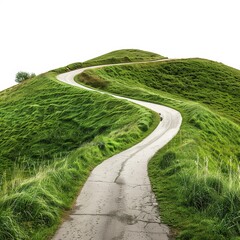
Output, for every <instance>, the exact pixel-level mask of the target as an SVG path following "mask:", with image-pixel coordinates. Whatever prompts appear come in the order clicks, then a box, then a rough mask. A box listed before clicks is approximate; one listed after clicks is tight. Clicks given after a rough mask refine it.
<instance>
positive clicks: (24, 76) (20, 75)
mask: <svg viewBox="0 0 240 240" xmlns="http://www.w3.org/2000/svg"><path fill="white" fill-rule="evenodd" d="M35 76H36V74H35V73H31V74H30V73H27V72H18V73H17V74H16V78H15V81H16V82H18V83H20V82H22V81H24V80H27V79H29V78H33V77H35Z"/></svg>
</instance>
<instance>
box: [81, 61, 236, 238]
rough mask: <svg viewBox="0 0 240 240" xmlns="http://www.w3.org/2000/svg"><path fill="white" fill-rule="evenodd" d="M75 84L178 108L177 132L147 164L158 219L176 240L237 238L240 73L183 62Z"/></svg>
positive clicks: (108, 73)
mask: <svg viewBox="0 0 240 240" xmlns="http://www.w3.org/2000/svg"><path fill="white" fill-rule="evenodd" d="M76 79H77V80H78V81H80V82H84V83H85V84H90V85H91V86H96V84H95V83H96V82H100V84H99V85H100V86H99V87H100V88H102V89H103V90H106V91H110V92H114V93H116V94H119V95H125V96H129V97H132V98H137V99H142V100H148V101H152V102H156V103H162V104H164V105H167V106H170V107H173V108H175V109H177V110H179V111H180V112H181V114H182V116H183V124H182V127H181V130H180V132H179V134H178V135H177V136H176V138H175V139H174V140H173V141H171V142H170V143H169V144H168V145H166V146H165V148H164V149H162V150H161V151H159V153H157V154H156V155H155V157H154V158H153V159H152V161H151V162H150V164H149V175H150V179H151V182H152V185H153V190H154V192H155V194H156V197H157V199H158V201H159V205H160V210H161V213H162V216H163V219H164V221H165V222H166V223H167V224H169V225H171V226H172V227H173V229H174V230H175V231H176V236H177V238H178V239H238V238H237V236H239V235H240V184H239V174H240V166H239V161H240V152H239V145H240V137H239V136H240V127H239V106H240V105H239V94H238V93H239V82H240V81H239V80H240V71H238V70H236V69H232V68H230V67H227V66H224V65H223V64H219V63H216V62H212V61H208V60H203V59H185V60H173V61H166V62H158V63H147V64H145V63H144V64H135V65H131V66H130V65H128V66H114V67H104V68H102V69H96V70H88V71H85V73H84V74H83V75H79V76H78V77H77V78H76ZM88 79H90V80H91V81H88ZM101 82H102V83H103V84H101Z"/></svg>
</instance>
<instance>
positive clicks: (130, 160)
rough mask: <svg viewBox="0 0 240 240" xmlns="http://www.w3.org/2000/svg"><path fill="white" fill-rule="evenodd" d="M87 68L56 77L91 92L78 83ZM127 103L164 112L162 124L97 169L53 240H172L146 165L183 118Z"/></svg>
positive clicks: (169, 111)
mask: <svg viewBox="0 0 240 240" xmlns="http://www.w3.org/2000/svg"><path fill="white" fill-rule="evenodd" d="M84 70H85V69H79V70H75V71H72V72H68V73H64V74H60V75H58V76H57V78H58V80H60V81H63V82H65V83H68V84H71V85H74V86H78V87H81V88H85V89H88V88H86V87H84V86H81V85H79V84H77V83H76V82H75V81H74V80H73V77H74V76H75V75H76V74H79V73H81V72H83V71H84ZM89 90H92V89H89ZM92 91H93V90H92ZM125 99H126V98H125ZM128 101H131V102H134V103H137V104H140V105H142V106H145V107H148V108H150V109H152V110H153V111H156V112H158V113H161V115H162V117H163V121H161V123H160V124H159V125H158V127H157V128H156V129H155V130H154V131H153V132H152V133H151V134H150V135H149V136H148V137H147V138H145V139H144V140H143V141H142V142H140V143H139V144H137V145H135V146H133V147H131V148H130V149H128V150H125V151H123V152H121V153H119V154H117V155H115V156H113V157H111V158H109V159H107V160H106V161H104V162H103V163H102V164H100V165H99V166H97V167H96V168H95V169H94V170H93V171H92V173H91V175H90V176H89V178H88V180H87V182H86V183H85V185H84V187H83V189H82V191H81V193H80V195H79V196H78V198H77V201H76V205H75V207H74V209H73V210H72V212H71V213H70V216H69V217H68V219H66V221H65V222H64V223H63V224H62V226H61V227H60V228H59V230H58V231H57V233H56V235H55V236H54V237H53V240H60V239H61V240H65V239H66V240H74V239H82V240H90V239H91V240H110V239H111V240H122V239H124V240H165V239H169V229H168V227H167V226H166V225H164V224H162V223H161V219H160V216H159V212H158V204H157V202H156V199H155V196H154V193H153V192H152V189H151V185H150V182H149V178H148V173H147V164H148V161H149V160H150V159H151V158H152V156H153V155H154V154H155V153H156V152H157V151H158V150H159V149H160V148H162V147H163V146H164V145H165V144H166V143H167V142H169V141H170V140H171V139H172V138H173V137H174V136H175V135H176V134H177V132H178V130H179V128H180V125H181V121H182V118H181V115H180V113H179V112H177V111H176V110H173V109H171V108H168V107H165V106H161V105H157V104H153V103H148V102H143V101H137V100H132V99H128Z"/></svg>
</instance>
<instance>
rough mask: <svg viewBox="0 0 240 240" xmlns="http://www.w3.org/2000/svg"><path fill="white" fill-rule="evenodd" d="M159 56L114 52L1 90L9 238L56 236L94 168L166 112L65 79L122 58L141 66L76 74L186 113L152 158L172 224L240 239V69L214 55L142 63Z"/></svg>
mask: <svg viewBox="0 0 240 240" xmlns="http://www.w3.org/2000/svg"><path fill="white" fill-rule="evenodd" d="M157 59H163V57H162V56H160V55H158V54H154V53H149V52H145V51H140V50H131V49H128V50H120V51H114V52H111V53H109V54H106V55H103V56H100V57H98V58H95V59H92V60H90V61H87V62H84V63H73V64H69V65H67V66H64V67H61V68H58V69H54V70H51V71H49V72H48V73H44V74H41V75H39V76H37V77H36V78H33V79H31V80H27V81H26V82H23V83H21V84H19V85H17V86H14V87H12V88H10V89H7V90H5V91H3V92H1V93H0V119H1V125H0V137H1V140H3V141H1V142H0V147H1V152H0V167H1V168H0V174H1V178H0V188H1V193H0V239H46V238H47V236H51V234H52V233H53V232H54V231H55V230H56V228H57V226H58V224H59V223H60V221H61V217H62V216H63V212H64V211H66V210H68V209H70V208H71V205H72V203H73V201H74V199H75V197H76V195H77V193H78V192H79V189H80V188H81V186H83V184H84V182H85V180H86V179H87V176H88V174H89V173H90V171H91V170H92V169H93V168H94V166H96V165H97V164H99V163H100V162H102V161H103V160H104V159H106V158H108V157H109V156H111V155H113V154H115V153H117V152H119V151H121V150H123V149H126V148H128V147H129V146H131V145H133V144H135V143H136V142H138V141H140V140H141V139H142V138H143V137H145V136H146V135H147V134H149V133H150V132H151V131H152V130H153V128H154V127H155V126H156V124H157V123H158V121H159V117H158V116H157V115H156V114H153V113H152V112H150V111H148V110H146V109H144V108H142V107H138V106H136V105H134V104H131V103H128V102H126V101H122V100H117V99H114V98H112V97H110V96H105V95H102V94H97V93H94V92H87V91H84V90H81V89H78V88H75V87H71V86H68V85H65V84H63V83H60V82H59V81H57V80H56V78H55V77H56V75H57V74H58V73H62V72H67V71H70V70H73V69H77V68H81V67H84V66H91V65H98V64H100V65H101V64H107V63H121V62H128V63H129V62H133V64H130V65H126V66H114V67H104V68H102V69H97V70H88V71H85V72H84V73H83V74H81V75H79V76H78V77H77V78H76V79H77V81H81V82H84V84H89V85H90V86H92V87H98V88H101V89H102V90H104V91H110V92H114V93H116V94H119V95H125V96H129V97H132V98H137V99H142V100H148V101H151V102H156V103H160V104H163V105H167V106H170V107H172V108H175V109H177V110H179V111H180V112H181V114H182V116H183V123H182V127H181V130H180V132H179V134H178V135H177V136H176V137H175V138H174V139H173V140H172V141H171V142H170V143H169V144H168V145H166V146H165V147H164V149H162V150H160V151H159V153H157V154H156V155H155V157H154V158H153V159H152V160H151V162H150V164H149V176H150V179H151V182H152V186H153V190H154V192H155V194H156V197H157V200H158V201H159V205H160V210H161V215H162V219H163V221H164V222H165V223H167V224H169V225H170V226H171V227H172V229H173V232H174V233H175V235H176V236H177V238H178V239H232V240H233V239H235V240H236V239H239V238H238V236H239V235H240V184H239V175H240V166H239V161H240V150H239V145H240V137H239V136H240V127H239V119H240V118H239V112H240V111H239V106H240V104H239V94H238V93H239V92H240V91H239V82H240V81H239V80H240V71H239V70H236V69H233V68H230V67H227V66H225V65H223V64H220V63H216V62H212V61H209V60H204V59H182V60H167V61H164V62H155V63H154V62H150V63H138V64H134V62H135V61H137V62H138V61H140V62H144V61H149V60H150V61H151V60H153V61H154V60H157ZM99 106H101V107H99ZM119 113H121V114H119ZM129 116H131V117H129ZM146 129H147V130H146ZM33 196H34V197H33Z"/></svg>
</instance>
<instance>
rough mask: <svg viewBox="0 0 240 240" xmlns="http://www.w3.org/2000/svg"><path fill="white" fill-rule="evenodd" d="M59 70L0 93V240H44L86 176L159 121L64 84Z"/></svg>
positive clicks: (144, 112) (147, 113)
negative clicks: (57, 75) (57, 77)
mask: <svg viewBox="0 0 240 240" xmlns="http://www.w3.org/2000/svg"><path fill="white" fill-rule="evenodd" d="M132 60H134V59H132ZM88 64H90V62H88ZM69 66H71V67H73V68H74V67H76V64H71V65H69ZM64 68H65V71H69V67H68V68H67V69H66V67H64ZM64 68H62V69H64ZM62 69H61V71H62ZM57 72H58V70H53V71H50V72H48V73H44V74H41V75H39V76H37V77H35V78H33V79H30V80H27V81H25V82H23V83H21V84H18V85H16V86H14V87H12V88H10V89H7V90H5V91H2V92H1V93H0V120H1V124H0V138H1V142H0V149H1V152H0V189H1V192H0V239H41V240H42V239H46V238H47V236H49V235H51V234H52V233H53V232H54V231H55V230H56V228H57V226H58V224H59V223H60V221H61V216H62V214H63V212H64V211H66V210H68V209H70V207H71V205H72V203H73V201H74V199H75V197H76V196H77V193H78V192H79V189H80V188H81V186H83V184H84V182H85V181H86V179H87V177H88V175H89V173H90V171H91V170H92V169H93V168H94V167H95V166H96V165H98V164H99V163H101V161H103V160H104V159H106V158H108V157H110V156H112V155H113V154H115V153H117V152H120V151H122V150H123V149H126V148H128V147H130V146H132V145H133V144H135V143H137V142H139V141H140V140H141V139H143V138H144V137H145V136H146V135H147V134H149V133H150V132H151V131H152V130H153V129H154V128H155V126H156V125H157V124H158V122H159V116H158V115H157V114H154V113H152V112H151V111H149V110H146V109H144V108H142V107H139V106H137V105H134V104H132V103H129V102H127V101H122V100H117V99H114V98H113V97H110V96H106V95H102V94H98V93H95V92H88V91H85V90H81V89H79V88H75V87H72V86H69V85H66V84H63V83H61V82H59V81H57V80H56V78H55V77H56V74H57Z"/></svg>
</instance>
